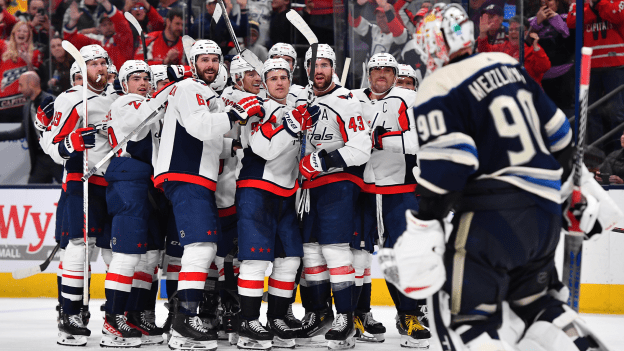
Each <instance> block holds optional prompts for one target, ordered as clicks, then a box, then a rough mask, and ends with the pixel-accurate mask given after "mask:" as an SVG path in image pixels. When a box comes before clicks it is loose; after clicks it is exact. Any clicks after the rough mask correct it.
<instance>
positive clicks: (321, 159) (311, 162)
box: [299, 150, 327, 180]
mask: <svg viewBox="0 0 624 351" xmlns="http://www.w3.org/2000/svg"><path fill="white" fill-rule="evenodd" d="M326 155H327V151H325V150H321V151H319V152H313V153H311V154H309V155H308V156H306V157H304V158H303V159H302V160H301V162H299V171H300V172H301V174H302V175H303V176H304V177H306V179H308V180H312V179H314V177H316V176H318V175H319V174H320V173H321V172H323V171H327V165H326V163H325V156H326Z"/></svg>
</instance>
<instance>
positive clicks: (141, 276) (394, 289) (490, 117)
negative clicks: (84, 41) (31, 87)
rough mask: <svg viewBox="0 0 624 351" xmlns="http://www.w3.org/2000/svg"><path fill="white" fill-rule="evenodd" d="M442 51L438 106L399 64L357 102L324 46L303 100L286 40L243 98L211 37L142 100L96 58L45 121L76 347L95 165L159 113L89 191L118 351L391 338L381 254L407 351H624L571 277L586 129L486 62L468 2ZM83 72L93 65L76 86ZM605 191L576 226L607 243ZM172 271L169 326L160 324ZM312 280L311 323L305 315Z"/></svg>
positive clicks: (149, 76) (456, 13) (372, 78)
mask: <svg viewBox="0 0 624 351" xmlns="http://www.w3.org/2000/svg"><path fill="white" fill-rule="evenodd" d="M423 35H424V40H423V41H422V42H423V52H425V53H426V55H427V57H426V60H427V62H428V68H429V70H430V74H429V75H428V77H427V78H426V79H425V80H424V81H423V82H422V84H421V86H420V89H418V93H417V92H416V91H415V87H416V86H417V85H418V81H417V79H416V75H415V73H414V71H413V70H412V69H411V68H410V67H409V66H405V65H399V64H397V62H396V60H395V59H394V57H392V55H389V54H386V53H381V54H376V55H374V56H372V57H371V58H370V60H369V62H368V80H369V85H370V88H366V89H359V90H354V91H350V90H348V89H346V88H344V87H342V86H340V84H339V83H338V82H336V81H335V80H334V76H335V73H334V72H335V69H336V56H335V54H334V52H333V50H332V48H331V47H330V46H328V45H325V44H320V45H319V46H318V53H317V59H316V62H311V61H312V53H311V50H308V51H307V53H306V56H305V60H304V64H305V69H306V70H307V72H309V70H310V67H311V65H315V73H314V77H313V81H312V83H313V84H312V88H313V93H314V94H313V95H314V97H313V98H311V99H310V98H309V96H308V94H307V93H308V90H307V89H306V88H304V87H301V86H297V85H293V84H292V77H293V71H294V68H295V63H296V59H297V54H296V52H295V50H294V48H293V47H292V46H291V45H289V44H285V43H279V44H276V45H275V46H273V47H272V48H271V50H270V51H269V56H270V59H268V60H267V61H266V62H265V63H264V67H263V69H262V72H257V71H256V70H254V68H253V67H252V66H251V65H249V64H248V63H247V62H245V61H244V60H243V59H241V58H240V57H235V58H234V60H233V61H232V63H231V67H230V73H229V74H230V75H231V78H232V79H231V80H232V82H233V83H234V84H233V85H231V86H227V87H226V82H227V77H228V76H227V75H228V73H227V71H226V70H227V69H226V67H225V66H224V65H223V54H222V52H221V50H220V48H219V46H217V44H216V43H214V42H212V41H210V40H198V41H196V42H195V43H194V44H193V46H192V47H191V49H190V54H189V57H188V60H189V62H190V67H186V68H185V67H183V66H169V67H167V66H163V65H154V66H151V67H150V66H148V65H147V64H146V63H144V62H143V61H136V60H130V61H127V62H125V63H124V64H123V65H122V66H121V67H120V69H119V76H118V78H119V82H120V84H121V90H122V91H118V90H115V89H114V88H113V85H112V84H108V83H107V81H108V76H109V72H108V71H109V69H110V67H111V64H110V60H109V58H108V55H107V53H106V52H105V51H104V50H103V49H102V48H101V47H100V46H98V45H89V46H85V47H83V48H82V49H81V50H80V53H81V55H82V56H83V58H84V60H85V61H86V64H87V77H83V78H84V79H83V84H82V86H81V85H80V84H75V85H74V86H73V87H72V88H71V89H69V90H68V91H66V92H64V93H63V94H61V95H60V96H59V97H58V98H57V99H56V101H55V102H54V105H53V107H54V108H53V109H52V108H51V106H48V107H44V108H43V109H42V110H41V111H40V113H39V114H38V122H37V125H38V127H39V128H41V129H42V130H44V131H43V133H42V137H41V139H40V140H41V145H42V147H43V149H44V150H46V152H47V153H48V154H49V155H50V156H52V157H53V159H54V160H55V161H56V162H58V163H63V164H64V165H65V171H66V173H65V182H64V187H63V189H64V191H63V193H62V196H61V199H60V200H59V207H58V208H59V209H58V211H59V212H58V214H57V234H58V238H57V239H58V240H60V242H61V247H62V248H63V249H64V250H63V251H62V252H63V254H62V261H61V265H60V268H61V272H62V276H61V275H60V274H59V301H60V307H59V337H58V343H59V344H62V345H86V343H87V337H88V336H89V335H90V331H89V329H87V327H86V325H87V323H88V321H89V316H90V314H89V312H88V309H86V308H85V307H84V306H82V296H83V292H84V290H83V289H84V288H85V287H84V286H83V278H84V275H85V274H88V273H87V272H85V271H84V268H83V267H84V265H83V262H84V260H85V257H84V255H85V254H84V245H85V242H84V239H83V230H82V226H83V212H82V201H83V200H82V199H83V187H82V182H81V181H80V178H81V177H82V172H83V164H82V162H83V152H84V151H85V150H86V149H88V150H89V151H88V156H89V157H88V161H89V167H90V168H91V167H93V166H94V165H95V164H96V163H98V162H99V161H100V160H101V159H102V158H103V157H104V156H105V154H106V153H107V152H109V151H110V150H111V148H113V147H115V146H116V145H117V144H118V143H119V142H121V140H123V139H124V138H125V137H126V136H128V135H130V133H131V132H132V131H133V130H134V129H135V128H136V127H137V126H138V125H139V124H140V123H141V122H142V121H143V120H145V119H146V118H147V117H148V116H150V115H151V114H152V113H157V114H158V116H157V117H156V118H154V119H152V123H150V124H148V125H146V126H145V127H144V128H143V129H142V130H140V131H139V132H138V133H137V134H136V135H135V136H133V137H132V138H131V141H129V142H128V143H127V144H125V145H124V146H123V147H122V148H121V149H120V150H119V151H118V153H117V154H116V157H114V158H113V159H112V160H111V161H110V163H108V164H107V166H106V167H103V168H101V169H99V170H98V172H97V173H96V174H95V175H94V176H92V177H91V178H89V193H88V201H89V214H88V216H89V217H88V221H89V235H88V236H89V240H88V245H90V246H92V247H93V246H95V245H97V246H98V247H100V248H102V255H103V257H104V261H105V263H106V264H107V266H108V271H107V274H106V282H105V290H106V303H105V306H104V311H105V320H104V325H103V328H102V333H103V337H102V340H101V342H100V345H102V346H107V347H139V346H140V345H142V344H158V343H163V341H164V339H163V334H166V335H167V338H168V345H169V347H170V348H172V349H182V350H184V349H189V350H190V349H192V350H214V349H216V348H217V340H218V339H220V338H225V339H226V340H229V342H230V343H232V344H237V346H238V347H239V348H241V349H259V350H267V349H270V348H271V347H280V348H294V347H295V346H313V347H318V346H322V347H326V346H327V347H329V348H330V349H344V348H352V347H354V346H355V339H356V338H357V339H359V340H362V341H369V342H382V341H384V336H383V335H384V333H385V331H386V329H385V328H384V326H383V325H382V324H381V323H379V322H377V321H375V319H374V318H373V316H372V314H371V307H370V299H371V296H370V295H371V277H370V267H371V262H372V252H373V251H374V246H375V245H378V247H380V248H384V249H382V250H380V263H381V267H382V269H383V270H384V274H385V275H386V278H387V286H388V290H389V292H390V295H391V296H392V299H393V301H394V303H395V305H396V309H397V316H396V327H397V329H398V331H399V333H400V334H401V341H400V344H401V346H403V347H408V348H416V349H436V350H463V349H469V350H514V349H517V350H588V349H590V348H598V349H601V350H606V346H605V345H604V343H603V342H602V341H601V340H600V339H599V338H598V337H597V336H596V335H595V334H594V333H593V332H592V331H590V330H589V329H588V328H587V326H586V325H585V323H584V322H583V321H582V320H581V319H580V318H579V317H578V315H577V313H576V312H574V311H573V310H572V309H570V308H569V307H568V306H567V305H566V304H565V303H564V302H563V301H565V300H566V299H567V298H566V296H565V295H566V289H565V288H562V285H561V284H560V283H559V282H558V281H557V278H556V275H555V274H556V272H555V270H554V251H555V247H556V246H557V242H558V240H559V235H560V231H561V228H562V213H563V212H564V211H563V210H562V205H561V204H562V203H564V202H565V200H566V199H567V198H568V196H569V194H570V192H571V190H570V189H571V181H570V180H569V179H570V178H571V176H570V171H571V160H572V156H571V155H572V150H573V145H572V132H571V131H570V126H569V124H568V121H567V119H566V117H565V116H564V114H563V113H562V112H561V111H560V110H558V109H557V108H556V107H555V105H554V104H553V103H552V102H551V101H550V100H549V99H548V98H547V97H546V95H545V94H544V92H543V91H542V90H541V89H540V87H539V85H538V84H536V83H535V82H534V81H533V80H532V79H531V78H530V77H529V76H528V75H527V73H526V71H524V69H522V68H521V67H520V66H519V64H518V62H517V61H515V60H514V59H513V58H511V57H509V56H507V55H505V54H502V53H481V54H473V51H472V50H473V46H474V35H473V23H472V22H471V21H470V20H469V19H468V17H467V15H466V13H465V12H464V10H463V9H462V8H461V7H459V6H457V5H454V4H451V5H448V6H446V8H444V9H442V10H441V11H440V12H439V13H438V16H437V17H436V18H435V20H431V21H429V22H428V23H427V24H426V25H425V27H424V33H423ZM191 75H192V77H191ZM80 76H81V75H80V73H79V70H78V69H77V66H74V67H73V68H72V72H71V77H72V83H76V82H77V78H79V77H80ZM397 82H400V83H401V84H400V86H399V84H397ZM83 89H87V90H88V92H87V95H88V102H87V103H88V121H89V123H91V124H93V126H90V127H87V128H81V126H82V120H83V118H84V117H85V116H83V112H82V111H83V109H82V106H83V105H82V104H84V103H85V101H83V100H82V91H83ZM164 106H166V107H164ZM302 136H305V137H306V143H305V157H303V158H302V159H299V158H300V156H299V155H300V152H301V151H300V147H301V144H302V142H301V138H302ZM417 156H418V165H417ZM300 174H301V175H302V176H303V181H302V182H298V179H297V178H298V176H299V175H300ZM588 174H589V173H588V172H587V171H586V170H585V171H584V172H583V177H582V180H583V182H582V189H583V190H584V196H585V198H586V199H587V203H588V204H589V205H588V206H586V207H584V208H575V209H572V210H574V211H575V212H574V216H573V218H575V219H577V220H580V222H581V228H583V229H584V231H585V232H586V233H600V232H602V231H603V230H606V229H608V228H610V227H611V226H612V224H613V223H614V221H615V220H617V218H618V216H620V215H621V213H620V212H619V211H618V210H617V209H616V206H615V205H613V204H612V202H610V200H609V198H608V196H607V195H605V193H604V191H602V189H601V188H600V187H599V186H596V185H594V184H593V178H592V177H591V176H589V175H588ZM417 183H418V187H417V185H416V184H417ZM298 193H299V195H297V194H298ZM299 199H301V200H300V203H298V201H299ZM590 205H591V206H590ZM611 207H613V209H610V208H611ZM451 210H452V211H453V213H454V216H453V217H452V222H450V219H449V218H450V216H449V213H450V211H451ZM570 211H571V210H570ZM298 212H299V213H298ZM298 214H300V215H301V216H298ZM299 217H300V218H299ZM564 223H565V222H564ZM594 237H596V236H594ZM111 250H112V254H111ZM91 251H93V250H91ZM163 252H164V259H163V258H162V257H163V256H162V255H161V253H163ZM161 261H164V265H163V269H165V270H166V277H167V294H168V296H169V301H168V304H167V305H168V309H169V315H168V317H167V320H166V323H165V325H164V326H163V327H158V326H156V323H155V314H154V306H155V300H156V291H157V290H158V282H157V276H156V272H157V270H158V268H157V266H158V265H159V263H161ZM269 263H272V271H271V274H270V277H269V279H268V294H266V293H264V292H263V289H264V278H265V272H266V271H267V269H268V268H269ZM297 285H298V286H299V291H300V296H301V300H302V303H303V307H304V308H305V311H306V314H305V316H304V317H303V319H302V321H299V320H297V319H296V318H295V316H294V315H293V313H292V302H293V301H294V295H295V293H296V290H297ZM263 297H264V299H265V300H266V301H267V302H268V310H267V315H266V320H267V323H266V325H263V324H262V323H261V322H260V321H259V317H260V306H261V302H262V300H263ZM332 305H333V307H332ZM333 308H335V311H336V312H335V313H334V311H333ZM503 316H504V317H505V318H503ZM319 339H320V340H319Z"/></svg>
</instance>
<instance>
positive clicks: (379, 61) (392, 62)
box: [368, 52, 399, 76]
mask: <svg viewBox="0 0 624 351" xmlns="http://www.w3.org/2000/svg"><path fill="white" fill-rule="evenodd" d="M375 67H391V68H392V70H394V75H398V74H397V73H398V72H399V63H398V62H397V60H396V59H395V58H394V56H392V55H390V54H389V53H387V52H382V53H378V54H375V55H373V57H371V58H370V59H369V60H368V74H369V76H370V71H371V70H372V69H373V68H375Z"/></svg>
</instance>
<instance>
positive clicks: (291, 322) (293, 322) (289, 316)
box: [284, 303, 303, 329]
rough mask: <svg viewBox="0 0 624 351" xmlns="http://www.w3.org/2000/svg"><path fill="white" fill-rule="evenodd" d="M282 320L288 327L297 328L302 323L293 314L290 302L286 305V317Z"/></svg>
mask: <svg viewBox="0 0 624 351" xmlns="http://www.w3.org/2000/svg"><path fill="white" fill-rule="evenodd" d="M284 322H286V325H288V327H289V328H290V329H299V328H301V326H302V325H303V324H302V323H301V321H300V320H298V319H297V317H295V314H294V313H293V310H292V303H291V304H290V305H288V311H287V312H286V317H285V318H284Z"/></svg>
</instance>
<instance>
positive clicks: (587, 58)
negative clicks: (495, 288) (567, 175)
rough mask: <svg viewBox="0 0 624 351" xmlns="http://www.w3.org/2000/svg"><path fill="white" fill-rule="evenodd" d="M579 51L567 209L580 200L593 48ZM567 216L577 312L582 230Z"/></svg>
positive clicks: (567, 276)
mask: <svg viewBox="0 0 624 351" xmlns="http://www.w3.org/2000/svg"><path fill="white" fill-rule="evenodd" d="M581 52H582V58H581V82H580V83H581V84H580V88H579V97H580V110H579V116H580V118H579V121H578V123H579V128H578V143H577V144H576V158H575V160H574V168H573V170H572V172H573V173H572V177H573V178H572V183H573V184H574V188H573V190H572V198H571V200H570V208H573V207H574V206H575V205H577V204H579V203H581V202H582V201H583V199H582V195H581V187H580V185H581V169H582V166H583V153H584V151H585V150H584V148H583V145H584V143H585V131H586V130H587V128H586V127H587V100H588V95H589V94H588V90H589V70H590V67H591V55H592V49H591V48H587V47H584V48H583V49H582V50H581ZM567 216H568V219H569V220H570V223H571V225H570V227H569V228H568V233H567V234H566V235H565V239H564V240H565V241H564V246H563V252H564V256H563V280H564V281H565V283H566V285H567V286H568V289H570V297H569V298H568V305H569V306H570V307H572V308H573V309H574V310H575V311H577V312H578V310H579V301H580V295H581V261H582V256H583V240H584V233H583V231H582V230H581V228H580V226H579V220H577V219H576V218H575V217H574V215H573V214H572V213H571V212H570V211H568V213H567Z"/></svg>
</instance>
